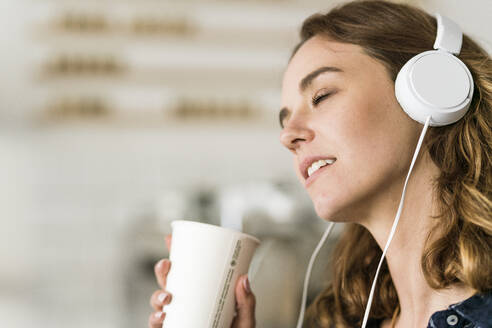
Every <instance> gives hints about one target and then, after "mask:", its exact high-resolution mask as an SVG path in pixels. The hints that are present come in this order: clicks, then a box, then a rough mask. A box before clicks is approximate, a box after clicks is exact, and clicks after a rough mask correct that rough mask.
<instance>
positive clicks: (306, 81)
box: [278, 66, 343, 129]
mask: <svg viewBox="0 0 492 328" xmlns="http://www.w3.org/2000/svg"><path fill="white" fill-rule="evenodd" d="M327 72H332V73H342V72H343V70H342V69H341V68H338V67H334V66H323V67H319V68H317V69H315V70H314V71H312V72H311V73H309V74H308V75H306V76H305V77H304V78H303V79H302V80H301V82H300V83H299V90H300V91H301V93H303V92H304V91H306V89H307V88H308V87H309V86H310V85H311V84H312V83H313V81H314V80H315V79H316V78H317V77H318V76H320V75H321V74H323V73H327ZM288 114H289V110H288V109H287V107H283V108H282V109H280V112H279V113H278V119H279V122H280V127H281V128H282V129H283V128H284V125H283V123H282V121H283V120H284V118H285V117H286V116H287V115H288Z"/></svg>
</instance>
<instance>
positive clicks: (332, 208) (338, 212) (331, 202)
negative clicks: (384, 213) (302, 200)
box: [311, 195, 363, 222]
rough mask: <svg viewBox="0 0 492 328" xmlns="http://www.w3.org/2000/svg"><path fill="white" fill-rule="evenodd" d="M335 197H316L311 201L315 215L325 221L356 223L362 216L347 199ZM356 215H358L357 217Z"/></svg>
mask: <svg viewBox="0 0 492 328" xmlns="http://www.w3.org/2000/svg"><path fill="white" fill-rule="evenodd" d="M342 198H343V197H335V195H318V196H317V197H316V198H315V199H312V198H311V200H312V201H313V205H314V210H315V211H316V214H317V215H318V216H319V217H320V218H321V219H323V220H325V221H331V222H356V221H358V220H360V219H361V218H362V217H363V216H361V215H362V214H361V213H360V211H358V210H355V208H356V206H354V204H353V203H352V202H350V201H349V200H348V199H342ZM356 213H359V214H358V215H357V214H356Z"/></svg>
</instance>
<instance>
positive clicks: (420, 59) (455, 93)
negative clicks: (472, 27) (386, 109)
mask: <svg viewBox="0 0 492 328" xmlns="http://www.w3.org/2000/svg"><path fill="white" fill-rule="evenodd" d="M436 19H437V36H436V41H435V42H434V49H436V50H429V51H425V52H422V53H420V54H418V55H416V56H414V57H413V58H412V59H410V60H409V61H408V62H407V63H405V65H404V66H403V67H402V69H401V70H400V72H398V75H397V77H396V81H395V95H396V99H397V100H398V102H399V103H400V105H401V107H402V108H403V110H404V111H405V112H406V113H407V114H408V115H409V116H410V117H411V118H412V119H414V120H415V121H417V122H420V123H422V124H424V122H425V120H426V118H427V117H428V116H431V121H430V125H431V126H443V125H448V124H452V123H454V122H456V121H458V120H459V119H460V118H462V117H463V116H464V115H465V113H466V111H467V110H468V107H469V106H470V103H471V100H472V95H473V78H472V75H471V73H470V71H469V70H468V68H467V67H466V65H465V64H464V63H463V62H462V61H461V60H460V59H459V58H458V57H456V56H455V55H458V54H459V53H460V51H461V44H462V41H463V34H462V32H461V29H460V27H459V26H458V25H457V24H456V23H455V22H453V21H452V20H451V19H449V18H447V17H445V16H441V15H440V14H436Z"/></svg>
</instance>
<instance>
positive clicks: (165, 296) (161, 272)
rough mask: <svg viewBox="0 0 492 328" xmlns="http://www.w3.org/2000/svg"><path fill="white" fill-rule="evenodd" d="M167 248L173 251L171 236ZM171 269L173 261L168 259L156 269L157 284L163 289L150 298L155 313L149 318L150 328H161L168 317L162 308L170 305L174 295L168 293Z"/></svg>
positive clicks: (167, 238) (163, 260)
mask: <svg viewBox="0 0 492 328" xmlns="http://www.w3.org/2000/svg"><path fill="white" fill-rule="evenodd" d="M166 246H167V249H169V251H171V235H167V236H166ZM170 268H171V261H169V260H168V259H162V260H160V261H159V262H157V264H156V265H155V267H154V273H155V277H156V279H157V283H158V284H159V286H160V287H161V288H162V289H159V290H156V291H155V292H154V293H153V294H152V296H151V297H150V305H151V306H152V307H153V308H154V310H155V312H152V313H151V314H150V316H149V328H161V327H162V322H163V321H164V318H165V317H166V313H165V312H162V307H163V306H164V305H166V304H169V303H170V302H171V298H172V295H171V294H170V293H169V292H167V291H166V280H167V274H168V273H169V269H170Z"/></svg>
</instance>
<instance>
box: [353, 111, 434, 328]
mask: <svg viewBox="0 0 492 328" xmlns="http://www.w3.org/2000/svg"><path fill="white" fill-rule="evenodd" d="M430 120H431V117H430V116H427V119H426V120H425V124H424V127H423V128H422V132H421V134H420V138H419V142H418V144H417V147H416V149H415V152H414V154H413V159H412V163H411V164H410V168H409V170H408V174H407V178H406V179H405V185H404V186H403V192H402V195H401V199H400V205H399V206H398V211H397V213H396V217H395V220H394V221H393V226H392V227H391V232H390V235H389V237H388V240H387V241H386V246H384V250H383V254H382V255H381V259H380V260H379V265H378V268H377V270H376V276H375V277H374V280H373V281H372V287H371V293H370V294H369V299H368V300H367V305H366V311H365V313H364V320H363V321H362V327H361V328H365V327H366V324H367V320H368V319H369V312H371V305H372V299H373V297H374V290H375V288H376V282H377V280H378V275H379V269H381V265H382V264H383V260H384V257H385V256H386V252H387V251H388V247H389V245H390V243H391V241H392V240H393V236H394V235H395V231H396V226H397V225H398V222H399V221H400V215H401V212H402V209H403V202H404V201H405V192H406V190H407V183H408V179H409V177H410V174H411V173H412V169H413V166H414V164H415V161H416V160H417V157H418V154H419V152H420V147H421V146H422V142H423V141H424V137H425V133H426V132H427V128H428V127H429V123H430Z"/></svg>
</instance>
